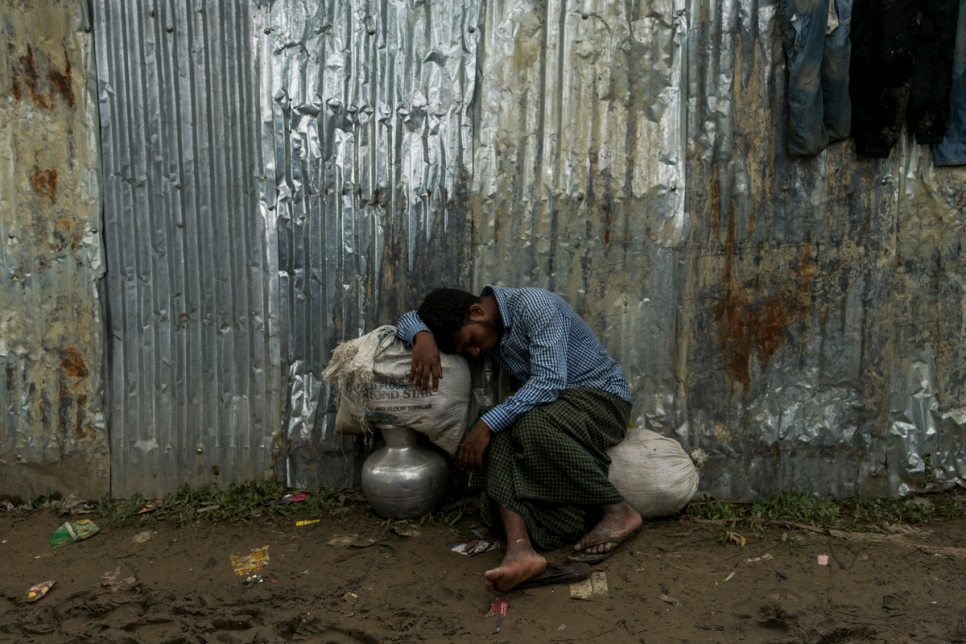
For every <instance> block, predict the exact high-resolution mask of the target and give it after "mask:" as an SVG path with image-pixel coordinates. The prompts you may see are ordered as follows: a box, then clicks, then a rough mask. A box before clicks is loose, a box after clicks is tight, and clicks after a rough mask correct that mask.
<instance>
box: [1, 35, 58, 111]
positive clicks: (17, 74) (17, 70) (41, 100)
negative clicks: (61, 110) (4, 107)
mask: <svg viewBox="0 0 966 644" xmlns="http://www.w3.org/2000/svg"><path fill="white" fill-rule="evenodd" d="M21 83H22V84H21ZM39 85H40V83H39V82H38V77H37V62H36V60H35V59H34V49H33V47H29V46H28V47H27V53H26V54H24V55H23V56H21V57H20V58H18V59H17V60H16V61H15V62H14V64H13V83H12V84H11V86H10V95H11V96H13V97H14V98H15V99H17V100H18V101H19V100H23V93H24V88H26V90H27V93H28V94H29V95H30V100H31V101H33V104H34V105H36V106H37V107H40V108H43V109H45V110H46V109H50V102H49V100H48V97H47V95H46V93H44V92H41V91H40V87H39Z"/></svg>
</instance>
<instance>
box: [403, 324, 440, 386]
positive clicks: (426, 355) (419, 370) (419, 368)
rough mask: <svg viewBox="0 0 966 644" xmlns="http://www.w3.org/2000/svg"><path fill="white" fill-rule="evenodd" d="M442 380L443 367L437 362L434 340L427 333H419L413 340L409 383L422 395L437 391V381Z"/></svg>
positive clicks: (436, 349)
mask: <svg viewBox="0 0 966 644" xmlns="http://www.w3.org/2000/svg"><path fill="white" fill-rule="evenodd" d="M442 378H443V366H442V365H441V364H440V362H439V348H437V346H436V338H434V337H433V334H432V333H430V332H429V331H420V332H419V333H417V334H416V337H415V338H413V366H412V368H411V369H410V370H409V382H411V383H412V384H414V385H416V388H417V389H419V390H420V391H421V392H423V393H424V394H425V393H427V392H429V387H430V385H432V386H433V391H437V390H439V381H440V380H441V379H442Z"/></svg>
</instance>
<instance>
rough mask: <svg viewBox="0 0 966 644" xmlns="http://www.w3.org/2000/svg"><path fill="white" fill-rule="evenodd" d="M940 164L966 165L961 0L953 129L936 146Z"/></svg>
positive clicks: (963, 0) (965, 36)
mask: <svg viewBox="0 0 966 644" xmlns="http://www.w3.org/2000/svg"><path fill="white" fill-rule="evenodd" d="M932 159H933V162H934V163H935V164H936V165H966V0H959V26H958V27H957V28H956V48H955V50H954V53H953V81H952V87H951V88H950V90H949V128H948V129H947V130H946V136H945V138H944V139H943V142H942V143H938V144H936V145H934V146H932Z"/></svg>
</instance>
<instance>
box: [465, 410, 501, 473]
mask: <svg viewBox="0 0 966 644" xmlns="http://www.w3.org/2000/svg"><path fill="white" fill-rule="evenodd" d="M491 438H493V432H492V431H490V428H489V426H487V424H486V423H484V422H483V421H482V420H478V421H476V424H475V425H473V429H471V430H470V431H469V433H468V434H467V435H466V438H465V439H464V440H463V446H462V447H460V453H459V456H458V459H459V463H460V467H461V468H463V469H464V470H467V471H469V472H480V471H482V470H483V454H484V453H485V452H486V448H487V446H488V445H489V444H490V439H491Z"/></svg>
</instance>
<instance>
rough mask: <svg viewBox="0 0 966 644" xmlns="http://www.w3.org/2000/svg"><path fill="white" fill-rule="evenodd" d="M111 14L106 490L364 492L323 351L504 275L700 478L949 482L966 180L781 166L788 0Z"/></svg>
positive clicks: (953, 174)
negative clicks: (338, 424)
mask: <svg viewBox="0 0 966 644" xmlns="http://www.w3.org/2000/svg"><path fill="white" fill-rule="evenodd" d="M93 6H94V33H95V40H96V44H97V47H96V49H97V76H98V86H97V89H98V96H99V102H100V109H101V119H100V132H101V142H102V147H103V159H104V161H103V169H104V170H103V171H104V199H105V203H104V215H105V226H104V228H105V243H106V246H107V249H108V254H107V280H106V292H107V296H106V298H105V304H106V306H107V309H108V318H109V320H110V335H109V338H108V340H107V347H108V349H109V355H108V358H109V365H110V370H109V372H108V374H109V378H108V380H109V385H110V395H109V399H108V400H109V408H110V411H111V423H110V424H111V432H112V438H111V447H112V452H113V465H112V472H113V474H112V481H113V491H114V493H115V494H119V495H125V494H129V493H131V492H133V491H140V492H144V493H159V492H162V491H168V490H170V489H173V487H175V486H176V485H177V484H179V483H181V482H191V483H200V482H204V481H209V480H212V481H219V482H221V483H228V482H231V481H238V480H243V479H247V478H259V477H262V476H266V475H271V474H272V473H275V474H277V475H278V476H280V477H282V478H284V479H285V480H286V481H287V482H288V483H290V484H292V485H319V484H328V485H341V484H344V483H346V482H352V481H354V480H355V478H356V476H357V473H358V466H359V460H360V457H361V455H362V454H363V453H364V451H363V446H361V445H359V444H357V443H356V442H354V441H353V440H351V439H342V438H339V437H335V436H333V435H332V429H331V428H332V419H333V415H334V411H335V410H334V407H333V403H332V397H331V392H329V391H328V390H327V389H326V388H325V386H324V385H321V384H320V379H319V374H320V373H321V370H322V369H323V368H324V366H325V364H326V362H327V360H328V356H329V354H330V352H331V350H332V348H333V347H334V346H335V344H336V343H337V342H338V341H339V340H342V339H348V338H352V337H355V336H357V335H358V334H360V333H362V332H365V331H367V330H369V329H372V328H374V327H376V326H378V325H380V324H383V323H387V322H392V321H393V320H394V319H395V318H396V316H397V315H398V314H400V313H401V312H403V311H405V310H407V309H408V308H411V307H413V306H415V304H416V303H417V302H418V300H419V297H420V296H421V295H422V294H423V293H424V292H425V291H426V290H428V289H430V288H432V287H434V286H437V285H440V284H447V285H455V286H462V287H466V288H471V289H478V288H480V287H481V286H482V285H484V284H486V283H490V282H502V283H505V284H508V285H523V284H528V285H537V286H544V287H547V288H550V289H553V290H555V291H557V292H560V293H561V294H562V295H564V296H565V297H566V298H567V299H568V300H569V301H571V303H573V304H574V306H575V308H576V309H577V310H578V311H579V312H580V313H581V314H582V315H583V316H584V317H585V318H586V319H587V320H588V322H590V324H591V326H592V327H593V328H594V329H595V330H596V331H597V332H598V334H599V335H600V337H601V338H602V340H603V341H604V343H605V345H606V346H607V347H608V349H609V350H610V351H611V352H612V353H613V354H614V355H615V356H616V357H617V358H618V359H619V360H620V361H621V363H622V364H623V366H624V368H625V371H626V373H627V375H628V378H629V380H630V382H631V386H632V390H633V392H634V396H635V404H634V412H633V415H634V418H635V421H636V423H637V424H638V425H639V426H648V427H652V428H654V429H657V430H658V431H660V432H662V433H665V434H668V435H673V436H676V437H677V438H678V439H679V440H681V441H682V442H683V443H684V444H685V445H686V446H688V447H689V448H694V447H701V448H703V449H704V450H705V451H707V452H708V453H709V455H710V460H709V463H708V465H707V466H706V468H705V471H704V478H703V484H702V489H703V490H705V491H708V492H711V493H713V494H716V495H719V496H723V497H729V498H752V497H756V496H759V495H763V494H767V493H769V492H772V491H775V490H779V489H785V490H787V489H801V490H807V491H810V492H814V493H816V494H822V495H832V496H848V495H851V494H859V495H865V494H892V493H905V492H908V491H910V490H914V489H929V488H936V487H942V486H948V485H954V484H962V483H963V480H964V474H966V451H964V446H963V430H964V425H966V411H964V410H966V391H964V387H966V384H964V382H966V378H964V376H966V373H964V371H966V347H964V343H963V337H964V332H966V313H964V301H966V300H964V284H966V279H964V273H966V270H964V261H963V254H962V249H961V239H962V233H963V218H964V215H963V205H964V204H963V201H964V199H966V197H964V196H963V195H966V172H964V171H963V170H962V169H956V168H942V169H937V168H934V167H933V166H932V163H931V160H930V157H929V150H928V148H921V147H919V146H917V145H915V144H914V143H912V142H910V141H904V142H903V143H902V144H901V146H900V147H897V149H896V150H895V152H894V155H893V158H892V159H887V160H867V159H859V158H856V156H855V154H854V150H853V148H852V145H851V143H850V142H848V141H847V142H845V143H839V144H833V145H832V146H831V147H830V148H829V150H828V151H826V152H824V153H822V154H820V155H819V156H817V157H815V158H813V159H799V158H790V157H789V156H788V155H787V154H786V152H785V136H786V130H787V125H786V120H787V114H786V103H785V72H784V54H783V51H782V38H781V33H780V24H779V20H778V12H777V6H776V2H774V1H773V0H768V1H766V0H729V1H727V2H713V1H712V0H656V1H653V2H643V1H630V2H623V3H613V2H607V1H606V0H596V1H595V0H585V1H583V2H579V3H577V2H566V1H564V0H546V1H543V2H536V1H532V0H515V1H499V0H490V1H488V2H484V1H483V0H475V1H470V0H466V1H464V2H427V1H423V0H368V1H366V2H363V1H362V0H328V1H323V2H310V1H309V0H274V1H270V0H256V1H253V2H251V3H224V4H221V3H217V4H212V3H201V2H197V3H195V2H188V1H187V0H179V1H174V0H155V1H151V0H142V1H141V2H137V3H112V2H108V1H107V0H98V1H96V2H94V3H93ZM8 67H9V65H8ZM7 136H10V135H9V134H8V135H7ZM18 158H21V157H18ZM38 167H39V166H38ZM20 184H21V185H27V184H25V183H24V182H23V181H22V180H21V181H20ZM31 198H34V197H31ZM4 203H6V202H4ZM5 207H8V206H5ZM5 212H6V211H5ZM8 219H9V217H8V218H5V219H4V220H3V221H4V225H5V226H6V225H9V224H8V223H6V222H7V220H8ZM4 235H6V229H5V230H4ZM85 239H86V238H85ZM3 243H6V240H3ZM5 252H6V251H5ZM7 257H9V255H4V258H5V259H4V262H5V264H4V267H5V269H6V267H7V266H8V265H9V261H10V260H8V259H6V258H7ZM92 266H96V264H92ZM3 288H4V289H9V285H7V286H4V287H3ZM57 289H60V290H64V289H67V291H66V292H68V293H75V292H84V290H83V289H82V288H81V289H77V288H75V287H73V286H69V285H68V286H56V287H55V290H57ZM89 292H93V291H89ZM2 293H10V291H3V290H0V294H2ZM0 297H8V296H6V295H0ZM92 315H93V314H92ZM92 319H93V318H92ZM4 346H6V345H4ZM9 354H10V351H9V350H7V354H6V355H9ZM3 395H7V396H8V398H5V399H3V400H4V407H3V408H4V410H5V413H7V414H8V415H9V413H10V411H9V410H11V409H15V408H16V405H14V404H12V403H8V402H7V400H12V399H11V398H9V394H6V393H5V394H3ZM9 422H10V421H7V423H8V425H9ZM19 422H20V421H18V423H19ZM18 426H19V425H18ZM9 434H10V432H9V431H8V432H7V435H9ZM273 446H274V447H277V449H278V452H277V453H278V455H279V458H280V461H281V462H280V463H279V464H278V467H276V466H275V464H274V463H273V462H272V458H271V455H272V451H273ZM199 450H200V451H199ZM6 453H9V452H4V454H6ZM215 471H217V472H218V473H217V474H216V473H215Z"/></svg>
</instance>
